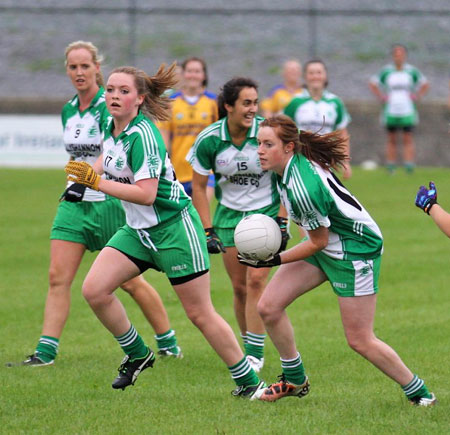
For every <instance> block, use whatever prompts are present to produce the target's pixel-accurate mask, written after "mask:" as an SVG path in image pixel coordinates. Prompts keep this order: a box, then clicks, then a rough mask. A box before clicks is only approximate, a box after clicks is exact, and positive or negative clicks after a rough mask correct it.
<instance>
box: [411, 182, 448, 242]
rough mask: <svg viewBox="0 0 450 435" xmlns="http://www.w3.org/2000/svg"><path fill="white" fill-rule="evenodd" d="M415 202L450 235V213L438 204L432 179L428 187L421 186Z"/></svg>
mask: <svg viewBox="0 0 450 435" xmlns="http://www.w3.org/2000/svg"><path fill="white" fill-rule="evenodd" d="M415 204H416V206H417V207H419V208H421V209H422V210H423V211H424V212H425V213H426V214H428V215H429V216H431V218H432V219H433V221H434V223H435V224H436V225H437V226H438V227H439V229H440V230H441V231H442V232H443V233H444V234H445V235H446V236H448V237H450V214H449V213H447V212H446V211H445V210H444V209H443V208H442V207H441V206H440V205H439V204H438V202H437V190H436V186H435V184H434V183H433V182H432V181H430V182H429V188H428V189H427V188H426V187H425V186H420V187H419V190H418V192H417V195H416V201H415Z"/></svg>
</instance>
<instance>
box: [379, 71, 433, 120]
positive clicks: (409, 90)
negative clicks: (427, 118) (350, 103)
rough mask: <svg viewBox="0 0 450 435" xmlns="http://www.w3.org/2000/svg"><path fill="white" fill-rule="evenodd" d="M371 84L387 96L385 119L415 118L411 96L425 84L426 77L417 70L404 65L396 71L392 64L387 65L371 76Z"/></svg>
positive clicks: (415, 113) (414, 108)
mask: <svg viewBox="0 0 450 435" xmlns="http://www.w3.org/2000/svg"><path fill="white" fill-rule="evenodd" d="M371 82H372V83H374V84H375V85H377V86H378V87H379V88H380V89H381V90H382V91H383V92H384V93H385V94H386V95H387V102H386V104H385V106H384V116H385V117H387V116H395V117H405V116H411V115H414V116H415V117H417V111H416V107H415V104H414V101H413V100H412V99H411V94H413V93H414V92H416V91H417V90H418V89H419V87H420V86H422V85H423V84H424V83H426V82H427V79H426V77H425V76H424V75H423V74H422V73H421V72H420V71H419V70H418V69H417V68H415V67H414V66H412V65H410V64H404V65H403V68H402V69H401V70H398V69H397V68H396V67H395V65H394V64H389V65H386V66H385V67H384V68H382V69H381V71H380V72H379V73H378V74H377V75H375V76H373V77H372V78H371ZM416 121H417V119H416Z"/></svg>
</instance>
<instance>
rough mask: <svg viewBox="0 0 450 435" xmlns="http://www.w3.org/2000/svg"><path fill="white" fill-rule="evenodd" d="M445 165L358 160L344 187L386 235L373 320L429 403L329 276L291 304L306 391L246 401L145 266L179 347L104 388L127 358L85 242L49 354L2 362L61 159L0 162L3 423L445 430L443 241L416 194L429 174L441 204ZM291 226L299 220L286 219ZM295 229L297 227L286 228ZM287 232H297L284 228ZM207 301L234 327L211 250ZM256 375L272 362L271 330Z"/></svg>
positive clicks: (41, 275)
mask: <svg viewBox="0 0 450 435" xmlns="http://www.w3.org/2000/svg"><path fill="white" fill-rule="evenodd" d="M449 178H450V171H449V170H448V169H435V168H433V169H421V168H420V169H418V170H417V171H416V172H415V173H414V174H413V175H406V174H404V173H402V172H399V173H397V174H396V175H394V176H387V175H386V173H385V172H384V171H383V170H382V169H378V170H375V171H362V170H359V169H358V168H356V169H355V170H354V176H353V178H352V179H351V180H350V181H348V182H346V183H345V184H346V186H347V187H348V188H349V189H350V191H351V192H352V193H353V194H355V195H356V196H357V197H358V199H359V200H360V201H361V202H362V203H363V204H364V206H365V207H366V208H367V209H368V211H369V212H370V213H371V215H372V216H373V217H374V218H375V220H376V221H377V223H378V224H379V226H380V228H381V230H382V232H383V235H384V237H385V253H384V255H383V265H382V271H381V279H380V293H379V297H378V310H377V316H376V324H375V328H376V333H377V335H378V336H379V337H380V338H381V339H383V340H385V341H386V342H388V343H389V344H390V345H392V346H393V347H394V349H396V351H397V352H398V353H399V354H400V356H401V357H402V358H403V360H404V361H405V362H406V363H407V365H408V366H409V367H410V368H411V369H412V370H413V371H414V372H415V373H417V374H418V375H419V376H421V377H423V378H424V379H425V381H426V383H427V385H428V386H429V387H430V389H431V390H432V391H433V392H434V393H435V394H436V395H437V397H438V400H439V404H438V406H436V407H435V408H433V409H422V408H414V407H412V406H410V405H409V404H408V403H407V401H406V400H405V398H404V395H403V393H402V391H401V389H400V387H398V386H397V385H396V384H395V383H394V382H392V381H391V380H390V379H388V378H386V377H385V376H384V375H382V374H381V373H380V372H379V371H378V370H376V369H375V368H373V367H372V366H371V365H370V364H369V363H368V362H367V361H365V360H363V359H362V358H361V357H360V356H358V355H356V354H355V353H354V352H352V351H351V350H350V349H349V348H348V346H347V345H346V342H345V339H344V336H343V331H342V326H341V323H340V317H339V312H338V305H337V301H336V297H335V296H334V294H333V292H332V290H331V288H330V287H329V285H328V284H324V285H323V286H321V287H320V288H318V289H317V290H315V291H313V292H311V293H309V294H307V295H305V296H303V297H302V298H300V299H299V300H297V301H295V302H294V303H293V304H292V306H291V307H290V308H289V313H290V317H291V320H292V322H293V324H294V328H295V333H296V340H297V344H298V346H299V349H300V352H301V353H302V357H303V360H304V363H305V367H306V370H307V373H308V375H309V377H310V380H311V392H310V394H309V395H308V396H307V397H306V398H304V399H302V400H298V399H296V398H288V399H284V400H281V401H279V402H276V403H273V404H270V403H255V402H248V401H244V400H237V399H234V398H233V397H231V395H230V391H231V390H232V389H233V388H234V384H233V382H232V381H231V379H230V377H229V374H228V371H227V369H226V367H225V366H224V364H223V363H222V362H221V361H220V360H219V358H218V357H217V356H216V355H215V353H214V352H213V351H212V350H211V348H210V347H209V346H208V344H207V343H206V341H205V340H204V339H203V337H202V335H201V334H200V333H199V332H198V331H197V329H196V328H195V327H194V326H192V325H191V324H190V322H189V321H188V320H187V318H186V316H185V314H184V312H183V310H182V308H181V304H180V303H179V301H178V299H177V298H176V296H175V294H174V292H173V290H172V289H171V287H170V285H169V283H168V281H167V279H166V278H165V276H164V275H163V274H161V273H157V272H154V271H150V272H147V273H146V278H147V279H148V280H149V281H150V282H151V283H152V284H153V285H154V286H155V287H156V288H157V289H158V290H159V292H160V294H161V297H162V298H163V301H164V303H165V304H166V307H167V310H168V312H169V316H170V319H171V323H172V326H173V328H174V329H175V330H176V331H177V335H178V339H179V342H180V345H181V346H182V348H183V352H184V354H185V358H184V359H182V360H180V361H168V362H157V363H156V364H155V367H154V368H153V369H148V370H146V371H145V372H144V373H143V374H142V375H141V376H140V377H139V379H138V380H137V382H136V385H135V386H134V387H129V388H127V389H126V390H125V391H123V392H122V391H114V390H113V389H112V388H111V381H112V380H113V379H114V377H115V375H116V373H117V371H116V370H117V367H118V365H119V363H120V361H121V359H122V357H123V354H122V351H121V350H120V348H119V347H118V345H117V343H116V342H115V340H114V339H113V338H112V337H111V335H110V334H109V333H108V332H107V331H106V330H105V329H104V328H103V326H102V325H101V324H100V323H99V321H98V320H97V319H96V318H95V317H94V315H93V313H92V312H91V310H90V308H89V307H88V305H87V303H86V302H85V301H84V299H83V298H82V296H81V294H80V288H81V284H82V281H83V277H84V276H85V274H86V272H87V271H88V268H89V266H90V264H91V263H92V261H93V259H94V255H93V254H87V255H86V256H85V258H84V260H83V263H82V266H81V269H80V270H79V273H78V275H77V277H76V279H75V282H74V285H73V289H72V307H71V314H70V317H69V320H68V323H67V325H66V328H65V330H64V332H63V335H62V337H61V344H60V352H59V356H58V358H57V360H56V363H55V365H54V366H50V367H43V368H28V367H26V368H25V367H15V368H7V367H5V363H6V362H8V361H20V360H22V359H23V358H24V357H25V355H27V354H29V353H32V352H33V351H34V348H35V346H36V343H37V340H38V338H39V335H40V331H41V325H42V316H43V309H44V303H45V297H46V292H47V285H48V284H47V270H48V265H49V240H48V235H49V231H50V227H51V222H52V219H53V217H54V214H55V211H56V207H57V204H58V197H59V195H60V193H61V192H62V190H63V185H64V173H63V171H61V170H14V169H2V170H1V173H0V180H1V181H2V183H1V185H2V192H1V200H2V201H1V208H0V243H1V257H0V270H1V274H2V276H1V281H0V300H1V304H0V325H1V327H0V331H1V334H0V362H1V364H0V374H1V379H2V381H1V386H0V414H1V429H0V431H1V432H2V433H5V434H16V433H52V434H53V433H55V434H58V433H70V434H72V433H77V434H91V433H94V434H95V433H107V434H121V433H127V434H138V433H139V434H141V433H157V434H172V433H181V434H240V433H252V434H253V433H255V434H261V433H274V434H291V433H305V434H306V433H307V434H334V433H336V434H337V433H339V434H375V433H377V434H379V433H383V434H384V433H389V434H393V433H395V434H403V433H411V434H423V433H426V434H447V433H449V432H450V408H449V400H450V394H449V390H450V381H449V379H450V376H449V375H450V350H449V349H450V326H449V325H450V294H449V289H448V284H447V282H448V277H449V271H448V266H449V264H450V240H449V239H448V238H446V237H445V236H444V235H443V234H442V233H440V231H439V230H438V229H437V228H436V227H435V225H434V224H433V223H432V221H431V219H430V218H429V217H428V216H426V215H425V214H424V213H423V212H421V211H420V210H419V209H417V208H416V207H415V206H414V197H415V193H416V190H417V188H418V186H419V185H420V184H425V183H428V181H429V180H433V181H435V182H436V185H437V188H438V193H439V201H440V203H441V204H442V205H443V206H444V207H445V208H447V209H450V184H449ZM291 231H292V232H295V228H293V226H292V228H291ZM295 240H297V239H295ZM291 243H293V241H291ZM211 275H212V295H213V300H214V303H215V306H216V308H217V310H218V311H219V312H220V313H221V314H222V315H223V316H224V317H225V318H226V319H227V320H228V321H229V322H230V324H231V325H232V327H233V329H234V330H235V331H236V332H238V328H237V325H236V321H235V319H234V315H233V309H232V293H231V286H230V284H229V280H228V278H227V276H226V273H225V270H224V268H223V266H222V263H221V259H220V257H219V256H213V257H212V270H211ZM119 297H120V298H121V299H122V301H123V302H124V304H125V306H126V308H127V311H128V314H129V316H130V319H131V320H132V321H133V323H134V325H135V326H136V328H137V329H138V331H139V332H140V333H141V335H142V336H143V337H144V339H145V340H146V341H147V342H148V343H149V344H150V345H153V346H154V345H155V343H154V338H153V331H152V330H151V328H150V327H149V325H148V324H147V323H146V321H145V319H144V317H143V315H142V314H141V313H140V311H139V308H138V307H137V305H135V304H134V302H133V301H132V300H131V298H129V297H128V296H127V295H125V294H124V293H123V292H122V293H121V292H120V291H119ZM265 356H266V365H265V367H264V369H263V371H262V373H261V376H262V377H263V378H264V379H265V380H266V381H268V382H272V381H274V380H275V379H276V376H277V375H278V374H279V373H280V372H281V369H280V362H279V359H278V355H277V353H276V351H275V348H274V347H273V345H272V343H271V342H270V340H269V339H268V340H267V345H266V355H265Z"/></svg>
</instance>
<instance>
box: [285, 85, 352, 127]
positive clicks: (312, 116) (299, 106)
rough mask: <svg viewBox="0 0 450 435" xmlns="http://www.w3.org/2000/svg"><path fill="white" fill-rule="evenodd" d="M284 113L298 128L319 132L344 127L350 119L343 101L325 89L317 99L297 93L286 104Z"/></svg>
mask: <svg viewBox="0 0 450 435" xmlns="http://www.w3.org/2000/svg"><path fill="white" fill-rule="evenodd" d="M284 114H285V115H287V116H289V117H290V118H291V119H292V120H293V121H294V122H295V123H296V124H297V127H298V128H299V129H300V130H305V131H312V132H316V131H319V130H320V134H326V133H331V132H332V131H335V130H341V129H343V128H346V127H347V125H348V124H349V123H350V121H351V118H350V115H349V114H348V112H347V109H346V107H345V105H344V102H343V101H342V100H341V99H340V98H339V97H338V96H336V95H335V94H332V93H331V92H328V91H327V90H325V91H324V92H323V94H322V97H321V99H320V100H318V101H316V100H314V99H313V98H312V97H311V96H310V95H309V94H306V95H301V96H298V95H297V96H296V97H295V98H293V99H292V101H291V102H290V103H289V104H288V105H287V106H286V108H285V109H284Z"/></svg>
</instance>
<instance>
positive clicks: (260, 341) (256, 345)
mask: <svg viewBox="0 0 450 435" xmlns="http://www.w3.org/2000/svg"><path fill="white" fill-rule="evenodd" d="M246 337H247V341H246V342H244V347H245V354H246V355H251V356H254V357H255V358H258V359H262V358H264V339H265V338H266V334H254V333H253V332H249V331H247V336H246Z"/></svg>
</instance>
